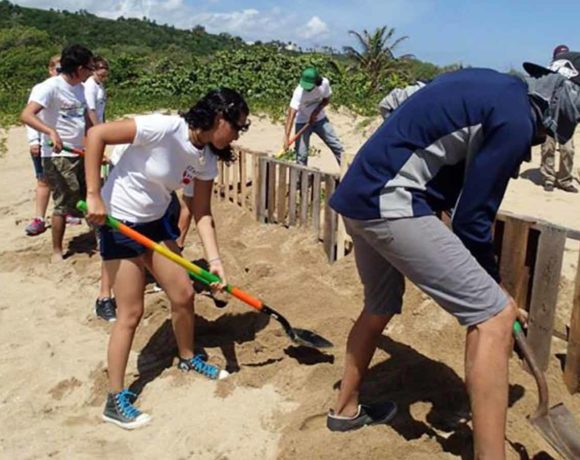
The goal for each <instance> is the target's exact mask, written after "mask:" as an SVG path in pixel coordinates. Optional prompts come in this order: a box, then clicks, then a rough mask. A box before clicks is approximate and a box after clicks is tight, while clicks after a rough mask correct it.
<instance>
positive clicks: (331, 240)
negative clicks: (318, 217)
mask: <svg viewBox="0 0 580 460" xmlns="http://www.w3.org/2000/svg"><path fill="white" fill-rule="evenodd" d="M324 182H325V184H324V186H325V187H324V188H325V197H324V236H323V239H324V252H326V255H327V257H328V261H329V262H334V261H335V260H336V257H335V256H336V254H335V249H336V247H335V246H336V226H337V225H336V224H337V222H336V221H337V219H336V212H334V211H333V209H332V208H331V207H330V204H329V202H330V197H331V196H332V194H333V193H334V189H335V186H336V185H335V181H334V178H333V177H332V176H326V179H325V181H324Z"/></svg>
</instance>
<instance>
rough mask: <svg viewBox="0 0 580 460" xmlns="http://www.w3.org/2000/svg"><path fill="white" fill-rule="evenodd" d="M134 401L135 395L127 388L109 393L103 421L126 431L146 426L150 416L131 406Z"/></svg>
mask: <svg viewBox="0 0 580 460" xmlns="http://www.w3.org/2000/svg"><path fill="white" fill-rule="evenodd" d="M136 399H137V395H136V394H135V393H133V392H131V391H129V390H128V389H127V388H125V389H124V390H122V391H119V392H118V393H109V394H108V396H107V404H106V405H105V412H103V420H104V421H105V422H110V423H114V424H115V425H117V426H120V427H121V428H125V429H126V430H134V429H135V428H139V427H142V426H143V425H146V424H148V423H149V422H150V421H151V416H150V415H148V414H144V413H143V412H141V411H140V410H139V409H137V408H136V407H135V406H133V402H134V401H135V400H136Z"/></svg>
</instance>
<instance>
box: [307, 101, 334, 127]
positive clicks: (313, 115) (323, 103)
mask: <svg viewBox="0 0 580 460" xmlns="http://www.w3.org/2000/svg"><path fill="white" fill-rule="evenodd" d="M329 102H330V97H325V98H324V99H322V101H321V102H320V104H318V105H317V106H316V108H315V109H314V111H313V112H312V113H311V114H310V120H309V121H308V122H309V123H310V124H313V123H314V122H315V121H316V117H317V116H318V114H319V113H320V112H321V110H322V109H323V108H324V107H326V106H327V105H328V103H329Z"/></svg>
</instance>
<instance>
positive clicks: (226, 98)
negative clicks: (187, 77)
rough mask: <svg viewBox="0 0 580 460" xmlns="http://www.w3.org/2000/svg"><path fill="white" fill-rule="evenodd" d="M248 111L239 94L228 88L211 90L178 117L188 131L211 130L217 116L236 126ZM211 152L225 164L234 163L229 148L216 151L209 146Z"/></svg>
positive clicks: (233, 155) (234, 157)
mask: <svg viewBox="0 0 580 460" xmlns="http://www.w3.org/2000/svg"><path fill="white" fill-rule="evenodd" d="M249 113H250V109H249V108H248V104H247V103H246V101H245V100H244V98H243V97H242V95H241V94H240V93H238V92H237V91H235V90H233V89H229V88H218V89H213V90H211V91H210V92H209V93H207V94H206V95H205V96H204V97H203V98H201V99H200V100H199V101H197V103H196V104H195V105H194V106H193V107H191V108H190V109H189V110H188V111H187V112H185V113H181V114H180V115H181V116H182V117H183V118H184V119H185V121H186V122H187V125H188V126H189V128H190V129H201V130H202V131H207V130H209V129H211V127H212V126H213V124H214V122H215V118H216V117H217V116H218V115H220V114H221V115H222V116H223V117H224V119H225V120H226V121H229V122H231V123H234V124H237V123H239V120H240V119H241V118H242V116H244V115H245V116H248V115H249ZM211 149H212V151H213V152H214V153H215V154H216V155H217V156H218V157H219V159H220V160H222V161H225V162H231V161H235V159H236V155H235V154H234V152H233V150H232V148H231V146H229V145H228V146H227V147H225V148H223V149H218V148H216V147H215V146H213V145H211Z"/></svg>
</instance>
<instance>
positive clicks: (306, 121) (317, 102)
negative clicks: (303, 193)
mask: <svg viewBox="0 0 580 460" xmlns="http://www.w3.org/2000/svg"><path fill="white" fill-rule="evenodd" d="M331 95H332V89H331V88H330V82H329V81H328V79H327V78H324V77H321V76H320V74H319V73H318V70H317V69H316V68H315V67H307V68H306V69H304V71H303V72H302V77H301V78H300V83H299V85H298V86H296V88H295V89H294V93H293V94H292V100H291V101H290V107H289V108H288V113H287V115H286V126H285V131H284V150H288V147H289V144H290V133H291V132H292V125H293V124H294V120H295V119H296V127H295V129H296V133H298V132H299V131H300V130H301V129H302V128H304V127H305V126H306V125H308V126H307V127H306V129H305V130H304V132H303V133H302V135H301V136H300V137H299V138H298V139H297V140H296V162H297V163H298V164H301V165H306V164H307V163H308V150H309V148H310V136H311V135H312V133H316V134H317V135H318V137H320V138H321V139H322V141H323V142H324V143H325V144H326V145H327V146H328V148H329V149H330V150H331V151H332V153H333V154H334V156H335V157H336V161H337V162H338V164H340V161H341V158H342V152H343V151H344V149H343V147H342V144H341V143H340V140H339V139H338V136H337V135H336V133H335V132H334V128H333V127H332V125H331V124H330V121H329V120H328V117H327V116H326V113H325V111H324V108H325V107H326V106H327V105H328V103H329V102H330V96H331Z"/></svg>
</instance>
